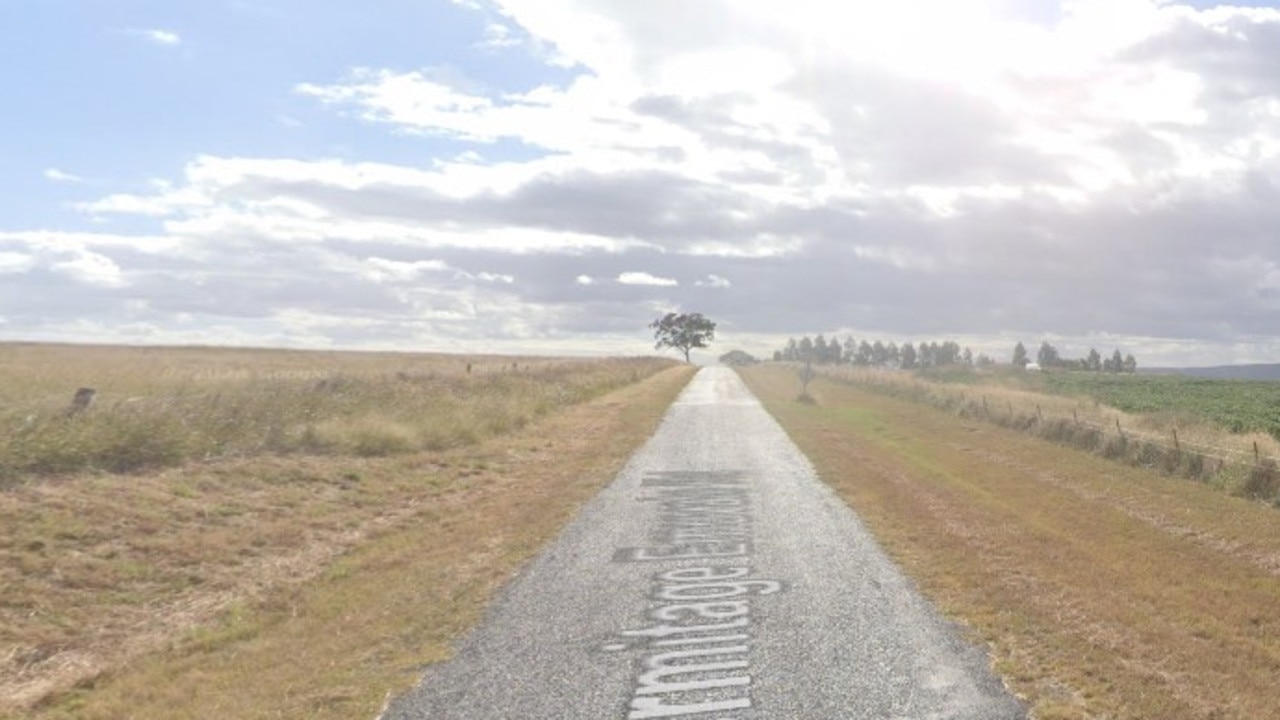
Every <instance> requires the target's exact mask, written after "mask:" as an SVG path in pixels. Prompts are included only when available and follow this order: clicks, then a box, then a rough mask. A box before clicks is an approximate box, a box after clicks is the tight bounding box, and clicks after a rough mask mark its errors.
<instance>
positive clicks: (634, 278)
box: [618, 272, 680, 287]
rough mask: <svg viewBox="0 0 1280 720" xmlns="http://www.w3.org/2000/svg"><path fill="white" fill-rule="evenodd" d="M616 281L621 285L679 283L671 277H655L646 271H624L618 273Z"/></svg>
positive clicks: (665, 285) (673, 285)
mask: <svg viewBox="0 0 1280 720" xmlns="http://www.w3.org/2000/svg"><path fill="white" fill-rule="evenodd" d="M618 282H619V283H621V284H623V285H653V286H656V287H675V286H676V285H679V284H680V283H679V282H677V281H675V280H672V279H671V278H664V277H657V276H656V275H650V274H649V273H646V272H624V273H622V274H620V275H618Z"/></svg>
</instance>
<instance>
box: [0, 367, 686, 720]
mask: <svg viewBox="0 0 1280 720" xmlns="http://www.w3.org/2000/svg"><path fill="white" fill-rule="evenodd" d="M691 373H692V369H691V368H687V367H683V366H677V365H676V364H675V363H672V362H669V361H664V360H657V359H637V360H563V359H557V360H552V359H537V358H497V357H494V358H484V357H474V358H464V357H457V356H429V355H409V354H360V353H293V352H281V351H260V350H212V349H164V350H161V349H141V348H107V347H101V348H82V347H69V346H42V345H7V346H0V418H2V420H0V422H3V423H6V424H7V425H8V428H9V432H7V433H6V434H5V435H4V440H3V441H0V442H4V443H7V444H6V445H5V446H4V447H3V448H0V467H3V468H4V473H5V474H4V475H3V477H4V487H3V489H0V717H15V718H19V717H20V718H124V717H129V718H227V717H235V718H269V717H270V718H301V717H308V718H350V717H372V716H373V715H375V714H376V713H377V710H378V707H379V706H380V705H381V703H382V702H383V701H384V700H385V698H386V696H387V693H389V692H392V691H396V690H401V689H404V688H405V687H407V686H408V685H409V684H411V683H412V682H413V681H414V679H415V678H416V677H417V675H418V674H419V673H420V671H421V667H422V666H423V665H424V664H425V663H429V662H433V661H437V660H439V659H442V658H443V657H446V656H447V654H448V647H449V645H448V643H449V641H450V639H451V638H453V637H455V636H456V635H457V633H459V632H461V631H462V630H464V629H465V628H466V627H469V626H470V624H471V623H473V622H474V621H475V620H476V619H477V618H478V617H479V613H480V612H481V611H482V609H483V607H484V602H485V600H486V598H487V597H489V595H490V594H491V593H492V592H493V591H494V590H495V589H496V588H497V587H498V586H499V585H500V584H501V583H502V582H503V581H504V580H505V579H506V578H508V577H509V576H510V574H511V573H512V572H514V571H515V569H516V568H518V566H519V564H520V563H521V562H523V561H524V560H525V559H526V558H528V557H529V556H530V555H531V554H532V553H533V552H535V551H536V550H537V548H539V547H540V546H541V545H542V544H543V543H545V542H546V541H547V540H548V539H550V538H551V537H552V536H553V535H554V533H555V532H556V531H557V530H558V529H559V528H560V527H561V526H562V525H563V523H564V522H565V521H567V519H568V518H569V517H571V515H572V513H573V512H574V510H575V509H576V508H577V507H578V505H580V503H582V502H583V501H585V500H586V499H587V498H589V497H590V496H591V495H592V494H593V493H594V492H595V491H596V490H597V489H598V488H599V487H601V486H602V485H603V484H604V483H606V482H607V481H608V480H610V479H611V478H612V477H613V474H614V473H615V472H616V470H617V469H618V468H619V467H620V466H621V464H622V463H623V462H624V461H625V459H626V457H628V456H629V454H630V453H631V452H632V451H633V450H634V449H635V448H636V447H638V445H639V444H640V443H641V442H643V441H644V440H645V439H647V437H648V436H649V434H651V432H652V430H653V428H654V427H655V426H656V424H657V422H658V420H659V419H660V417H661V415H662V413H663V412H664V411H665V409H666V407H667V405H668V404H669V403H670V401H671V400H672V399H673V398H674V396H675V394H676V393H677V392H678V391H679V389H680V388H681V387H683V385H684V383H685V382H687V380H688V378H689V377H690V375H691ZM81 386H86V387H93V388H95V389H96V390H97V391H98V395H97V398H96V401H95V402H94V404H93V405H92V406H91V407H90V408H88V409H87V410H85V411H84V412H82V413H78V414H76V415H74V416H67V414H66V413H65V408H66V406H67V405H68V404H69V402H70V400H71V397H72V394H73V393H74V391H75V390H76V388H78V387H81ZM139 444H140V445H141V446H142V447H141V448H139V447H138V445H139ZM51 457H52V458H54V459H52V460H51V459H50V458H51Z"/></svg>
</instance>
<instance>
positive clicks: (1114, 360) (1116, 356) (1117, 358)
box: [1102, 350, 1124, 373]
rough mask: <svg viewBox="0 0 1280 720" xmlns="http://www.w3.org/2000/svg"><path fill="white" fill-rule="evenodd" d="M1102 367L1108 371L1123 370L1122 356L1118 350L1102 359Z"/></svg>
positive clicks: (1116, 371)
mask: <svg viewBox="0 0 1280 720" xmlns="http://www.w3.org/2000/svg"><path fill="white" fill-rule="evenodd" d="M1102 369H1103V370H1105V371H1107V372H1109V373H1118V372H1120V371H1122V370H1124V357H1123V356H1121V355H1120V351H1119V350H1116V351H1115V352H1113V353H1111V357H1109V358H1107V359H1106V360H1103V361H1102Z"/></svg>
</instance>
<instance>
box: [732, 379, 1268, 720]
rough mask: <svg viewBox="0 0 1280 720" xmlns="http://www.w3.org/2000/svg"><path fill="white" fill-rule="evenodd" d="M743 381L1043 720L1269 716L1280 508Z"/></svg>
mask: <svg viewBox="0 0 1280 720" xmlns="http://www.w3.org/2000/svg"><path fill="white" fill-rule="evenodd" d="M740 372H741V374H742V375H743V377H744V378H745V379H746V380H747V382H748V385H749V386H750V387H751V388H752V390H753V391H754V392H755V393H756V394H757V395H758V396H759V397H760V398H761V399H762V401H763V402H764V403H765V405H766V407H767V408H768V409H769V410H770V412H772V413H773V414H774V416H775V417H776V418H777V419H778V420H779V421H780V422H781V423H782V425H783V426H784V427H785V428H786V429H787V431H788V433H789V434H790V435H791V437H792V438H793V439H794V440H795V441H796V443H797V444H798V445H799V446H800V447H801V449H802V450H803V451H804V452H805V453H806V454H807V455H808V457H809V458H810V459H811V460H812V461H813V462H814V464H815V466H816V468H817V469H818V471H819V474H820V475H821V476H822V477H823V479H824V480H826V481H827V482H828V483H829V484H831V485H832V487H833V488H834V489H835V490H836V491H837V492H838V493H839V494H840V495H841V496H842V497H843V498H844V499H845V500H846V501H847V502H848V503H849V504H850V505H851V506H852V507H853V508H854V509H855V510H856V511H857V512H858V514H859V515H860V517H862V519H863V520H864V521H865V522H866V523H867V524H868V526H869V527H870V528H871V529H872V531H873V533H874V534H875V535H876V536H877V538H878V539H879V540H880V542H881V543H882V544H883V545H884V547H885V548H886V549H887V550H888V551H889V552H890V554H891V555H892V556H893V557H894V558H895V559H896V561H897V562H898V563H899V564H900V565H901V566H902V567H903V568H904V569H905V570H906V571H907V572H908V574H910V575H911V576H912V577H913V578H915V580H916V582H917V583H918V584H919V586H920V587H921V589H922V591H923V592H924V593H925V594H926V595H927V596H929V597H930V598H931V599H932V600H933V601H934V602H935V603H936V604H937V605H938V606H939V607H940V608H941V609H942V610H943V612H945V613H946V614H947V615H949V616H950V617H952V618H955V619H956V620H958V621H959V622H960V623H961V624H962V625H963V626H965V627H967V628H968V629H969V631H970V632H971V633H972V634H973V636H974V637H975V639H977V640H979V641H981V642H985V643H986V644H987V645H988V647H989V648H990V651H991V654H992V656H993V659H994V663H995V668H996V670H997V671H998V672H999V673H1000V674H1001V675H1002V676H1003V677H1004V678H1005V680H1006V682H1007V683H1008V684H1009V686H1010V687H1011V688H1012V689H1013V690H1014V691H1015V692H1017V693H1018V694H1019V695H1021V696H1022V697H1024V698H1026V699H1027V701H1028V703H1029V704H1030V706H1031V708H1032V710H1033V713H1034V716H1035V717H1037V718H1041V719H1042V720H1063V719H1074V718H1152V719H1166V718H1179V719H1188V720H1193V719H1204V720H1209V719H1210V718H1212V719H1214V720H1225V719H1229V718H1240V719H1242V720H1243V719H1252V718H1262V717H1273V716H1275V713H1276V708H1277V707H1280V684H1278V683H1277V682H1276V678H1277V677H1280V514H1277V513H1276V512H1275V511H1274V510H1273V509H1270V508H1268V507H1266V506H1265V505H1262V504H1260V503H1256V502H1251V501H1248V500H1245V499H1242V498H1237V497H1232V496H1229V495H1226V494H1223V493H1220V492H1217V491H1215V490H1214V489H1213V488H1209V487H1206V486H1204V485H1201V484H1197V483H1188V482H1183V481H1178V480H1173V479H1170V478H1168V477H1166V476H1164V475H1162V474H1160V473H1159V472H1156V471H1153V470H1150V469H1145V468H1139V467H1132V466H1126V465H1118V464H1115V463H1113V462H1109V461H1107V460H1106V459H1105V458H1103V457H1099V456H1096V455H1093V454H1089V453H1083V452H1080V451H1077V450H1073V449H1070V448H1066V447H1062V446H1059V445H1056V444H1052V443H1049V442H1046V441H1044V440H1042V439H1039V438H1036V437H1032V436H1028V435H1025V434H1022V433H1019V432H1015V431H1013V430H1010V429H1006V428H1002V427H999V426H995V425H992V424H989V423H986V422H978V421H975V420H966V419H964V418H961V417H957V416H956V415H955V414H954V413H950V412H945V411H943V410H940V409H938V408H934V407H930V406H926V405H922V404H919V403H916V402H909V401H904V400H902V399H899V398H895V397H891V396H887V395H885V394H883V393H873V392H867V391H866V390H863V389H860V388H858V387H855V386H851V385H848V384H844V383H837V382H832V381H831V380H829V379H824V378H820V379H818V380H816V381H814V382H813V383H812V384H811V385H810V394H811V395H813V396H814V398H815V404H812V405H810V404H801V403H797V402H795V401H794V397H795V393H796V391H797V388H798V381H797V380H796V379H795V377H794V372H792V371H791V370H790V369H787V368H785V367H779V366H759V367H753V368H749V369H744V370H740Z"/></svg>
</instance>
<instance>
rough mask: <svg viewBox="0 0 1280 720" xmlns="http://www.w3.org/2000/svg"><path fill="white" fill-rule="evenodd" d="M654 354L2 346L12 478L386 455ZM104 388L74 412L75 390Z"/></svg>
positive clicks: (438, 445) (505, 419)
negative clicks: (269, 458) (599, 356)
mask: <svg viewBox="0 0 1280 720" xmlns="http://www.w3.org/2000/svg"><path fill="white" fill-rule="evenodd" d="M670 364H671V363H670V362H668V361H662V360H658V359H656V358H633V359H609V360H588V359H584V360H566V359H558V358H511V357H472V358H468V357H458V356H447V355H427V354H421V355H419V354H407V353H340V352H290V351H280V350H240V349H209V348H126V347H97V346H70V345H23V344H4V345H0V428H3V429H4V430H6V432H3V433H0V487H4V486H5V485H6V484H9V485H12V484H14V483H17V482H23V481H25V480H27V479H29V478H31V477H32V476H47V475H57V474H66V473H79V472H86V471H104V472H116V473H120V472H138V471H146V470H152V469H156V468H165V467H176V466H179V465H181V464H183V463H187V462H191V461H194V460H201V461H203V460H210V459H218V458H230V457H254V456H260V455H266V454H274V455H285V454H313V455H329V456H333V455H347V456H349V455H357V456H384V455H395V454H401V453H409V452H415V451H418V450H442V449H446V448H450V447H458V446H462V445H467V444H470V443H474V442H476V441H478V440H480V439H483V438H486V437H490V436H492V435H496V434H501V433H504V432H507V431H509V430H512V429H515V428H519V427H521V426H522V425H524V424H525V423H528V422H529V421H531V420H533V419H534V418H537V417H539V416H541V415H543V414H545V413H547V412H549V411H551V410H554V409H555V408H558V407H561V406H564V405H566V404H571V403H575V402H580V401H582V400H585V399H588V398H591V397H594V396H595V395H598V394H600V393H602V392H605V391H607V390H609V389H612V388H615V387H619V386H621V385H623V384H626V383H629V382H634V381H636V380H637V379H639V378H640V377H643V376H646V375H648V374H651V373H653V372H655V371H656V370H657V369H659V368H661V367H668V366H669V365H670ZM80 387H90V388H93V389H95V390H97V393H98V394H97V399H96V400H95V402H94V403H93V405H92V406H91V407H89V408H88V409H87V410H85V411H83V412H79V413H75V414H74V415H71V414H69V413H68V409H69V407H70V405H71V398H72V396H73V394H74V393H75V392H76V390H77V388H80Z"/></svg>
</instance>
